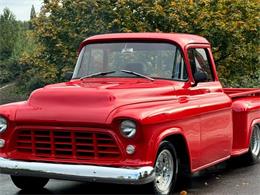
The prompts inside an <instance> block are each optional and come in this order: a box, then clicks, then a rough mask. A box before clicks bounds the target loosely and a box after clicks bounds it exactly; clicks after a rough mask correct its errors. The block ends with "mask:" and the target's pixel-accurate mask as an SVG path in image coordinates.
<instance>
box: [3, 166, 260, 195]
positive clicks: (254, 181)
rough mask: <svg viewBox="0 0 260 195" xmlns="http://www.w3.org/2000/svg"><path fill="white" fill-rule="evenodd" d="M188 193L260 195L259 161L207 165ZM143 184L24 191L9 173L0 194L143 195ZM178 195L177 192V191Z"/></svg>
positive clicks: (53, 184)
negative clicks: (257, 162)
mask: <svg viewBox="0 0 260 195" xmlns="http://www.w3.org/2000/svg"><path fill="white" fill-rule="evenodd" d="M183 190H185V191H187V193H188V194H192V195H195V194H200V195H206V194H216V195H217V194H218V195H219V194H225V195H232V194H243V195H244V194H252V195H253V194H260V163H259V164H257V165H253V166H247V167H244V166H241V165H239V164H237V163H235V165H233V166H230V165H228V164H227V163H222V164H220V165H218V166H215V167H212V168H209V169H207V170H205V171H202V172H200V173H198V174H195V175H194V176H193V178H192V182H191V184H190V185H189V186H188V187H186V188H184V189H183ZM142 193H144V190H143V187H141V186H139V187H133V186H125V185H111V184H98V183H82V182H71V181H58V180H50V182H49V183H48V184H47V186H46V187H45V189H44V190H41V191H37V192H35V191H34V192H24V191H20V190H19V189H18V188H16V187H15V186H14V185H13V184H12V182H11V180H10V179H9V176H6V175H1V174H0V194H1V195H18V194H142ZM176 194H179V193H176Z"/></svg>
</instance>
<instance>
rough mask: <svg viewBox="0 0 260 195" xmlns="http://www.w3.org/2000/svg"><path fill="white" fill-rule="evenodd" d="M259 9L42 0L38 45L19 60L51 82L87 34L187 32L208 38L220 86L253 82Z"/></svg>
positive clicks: (250, 3)
mask: <svg viewBox="0 0 260 195" xmlns="http://www.w3.org/2000/svg"><path fill="white" fill-rule="evenodd" d="M259 13H260V4H259V3H258V2H257V1H256V0H247V1H244V0H218V1H217V0H212V1H210V0H200V1H195V0H194V1H191V0H189V1H188V0H185V1H176V0H45V1H44V5H43V7H42V9H41V12H40V14H39V16H38V17H37V18H36V19H35V20H34V25H35V30H34V34H35V36H36V38H37V40H38V41H39V43H40V44H41V50H40V53H38V54H37V55H36V54H35V55H33V57H32V58H33V59H30V58H28V59H27V61H25V63H29V64H31V67H32V70H33V69H34V70H37V75H35V77H37V78H38V79H39V81H41V82H43V83H50V82H56V81H61V80H62V79H63V75H64V72H66V71H67V70H68V69H70V70H72V69H73V67H74V64H75V60H76V56H77V52H76V50H77V48H78V45H79V43H80V42H81V41H82V40H84V38H86V37H88V36H91V35H94V34H100V33H110V32H112V33H113V32H147V31H162V32H183V33H193V34H199V35H202V36H205V37H206V38H207V39H208V40H209V41H210V42H211V43H212V47H213V51H214V57H215V60H216V63H217V67H218V70H219V73H220V74H219V75H220V77H221V78H222V81H223V82H224V84H225V85H231V86H258V87H259V85H260V84H259V82H258V81H259V78H260V74H259V69H260V64H259V59H258V56H259V19H260V17H259ZM32 62H34V64H32ZM25 76H26V75H25ZM29 76H30V75H28V77H29ZM248 78H249V79H248ZM36 80H37V79H36Z"/></svg>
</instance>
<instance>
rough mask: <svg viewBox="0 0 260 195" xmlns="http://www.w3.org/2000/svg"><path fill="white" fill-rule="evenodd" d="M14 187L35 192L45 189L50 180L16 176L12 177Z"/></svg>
mask: <svg viewBox="0 0 260 195" xmlns="http://www.w3.org/2000/svg"><path fill="white" fill-rule="evenodd" d="M11 179H12V181H13V183H14V185H15V186H16V187H18V188H20V189H22V190H34V189H41V188H43V187H44V186H45V185H46V184H47V183H48V181H49V179H48V178H40V177H27V176H14V175H11Z"/></svg>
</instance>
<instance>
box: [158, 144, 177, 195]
mask: <svg viewBox="0 0 260 195" xmlns="http://www.w3.org/2000/svg"><path fill="white" fill-rule="evenodd" d="M177 175H178V157H177V153H176V150H175V147H174V146H173V145H172V144H171V143H170V142H168V141H164V142H162V143H161V145H160V148H159V151H158V155H157V159H156V162H155V180H154V182H153V189H154V192H155V194H161V195H164V194H170V193H171V192H172V191H173V189H174V187H175V184H176V180H177Z"/></svg>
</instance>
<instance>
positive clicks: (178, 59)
mask: <svg viewBox="0 0 260 195" xmlns="http://www.w3.org/2000/svg"><path fill="white" fill-rule="evenodd" d="M172 79H174V80H187V79H188V74H187V70H186V65H185V63H184V60H183V57H182V55H181V52H180V50H179V49H178V50H177V51H176V54H175V59H174V64H173V73H172Z"/></svg>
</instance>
